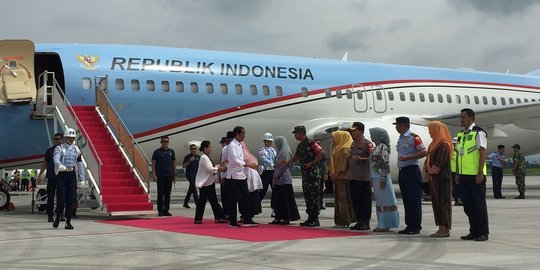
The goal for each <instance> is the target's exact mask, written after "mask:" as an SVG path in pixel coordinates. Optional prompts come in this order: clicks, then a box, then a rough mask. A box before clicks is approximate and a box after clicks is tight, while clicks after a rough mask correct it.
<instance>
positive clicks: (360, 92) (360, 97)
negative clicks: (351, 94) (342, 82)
mask: <svg viewBox="0 0 540 270" xmlns="http://www.w3.org/2000/svg"><path fill="white" fill-rule="evenodd" d="M389 95H390V94H389ZM356 96H357V97H358V99H359V100H362V99H364V91H356ZM392 99H394V94H392Z"/></svg>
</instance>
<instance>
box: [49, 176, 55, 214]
mask: <svg viewBox="0 0 540 270" xmlns="http://www.w3.org/2000/svg"><path fill="white" fill-rule="evenodd" d="M55 196H56V178H53V177H51V178H47V215H48V216H50V217H52V216H53V214H54V197H55Z"/></svg>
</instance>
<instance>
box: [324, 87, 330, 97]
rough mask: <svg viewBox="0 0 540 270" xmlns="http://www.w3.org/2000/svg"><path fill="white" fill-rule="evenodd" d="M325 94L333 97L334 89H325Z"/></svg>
mask: <svg viewBox="0 0 540 270" xmlns="http://www.w3.org/2000/svg"><path fill="white" fill-rule="evenodd" d="M324 95H325V96H326V98H331V97H332V90H330V88H326V89H324Z"/></svg>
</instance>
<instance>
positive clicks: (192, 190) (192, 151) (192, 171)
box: [182, 144, 201, 208]
mask: <svg viewBox="0 0 540 270" xmlns="http://www.w3.org/2000/svg"><path fill="white" fill-rule="evenodd" d="M200 158H201V156H199V155H198V154H197V146H196V145H195V144H192V145H190V146H189V154H187V155H186V156H185V157H184V162H183V163H182V166H183V167H184V170H185V171H186V179H187V180H188V182H189V188H188V191H187V193H186V197H185V198H184V208H191V207H190V206H189V204H188V203H189V199H191V194H193V200H194V201H195V204H197V200H198V199H199V196H198V195H197V188H196V187H195V177H196V176H197V170H198V169H199V159H200Z"/></svg>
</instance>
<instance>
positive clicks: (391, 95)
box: [388, 92, 394, 101]
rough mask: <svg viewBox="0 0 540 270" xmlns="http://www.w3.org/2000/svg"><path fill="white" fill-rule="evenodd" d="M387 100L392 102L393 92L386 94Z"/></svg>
mask: <svg viewBox="0 0 540 270" xmlns="http://www.w3.org/2000/svg"><path fill="white" fill-rule="evenodd" d="M388 100H390V101H393V100H394V92H388Z"/></svg>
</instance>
